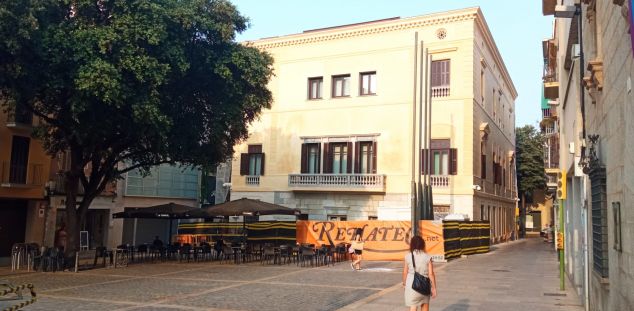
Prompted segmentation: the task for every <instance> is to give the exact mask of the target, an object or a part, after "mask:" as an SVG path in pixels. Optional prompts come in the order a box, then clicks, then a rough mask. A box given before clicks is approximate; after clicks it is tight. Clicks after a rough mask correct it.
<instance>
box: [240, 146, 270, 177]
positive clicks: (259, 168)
mask: <svg viewBox="0 0 634 311" xmlns="http://www.w3.org/2000/svg"><path fill="white" fill-rule="evenodd" d="M240 175H249V176H260V175H264V153H263V152H262V145H249V147H248V153H242V154H240Z"/></svg>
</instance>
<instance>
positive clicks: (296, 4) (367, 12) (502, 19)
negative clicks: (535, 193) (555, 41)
mask: <svg viewBox="0 0 634 311" xmlns="http://www.w3.org/2000/svg"><path fill="white" fill-rule="evenodd" d="M231 1H232V2H233V3H234V4H235V5H236V6H237V7H238V9H239V11H240V12H241V13H242V14H243V15H245V16H247V17H249V19H250V20H251V27H250V28H249V29H247V30H246V31H245V32H244V33H242V34H240V35H239V36H238V40H239V41H244V40H254V39H260V38H265V37H272V36H280V35H286V34H293V33H298V32H302V31H304V30H307V29H314V28H322V27H329V26H337V25H343V24H351V23H357V22H363V21H369V20H376V19H382V18H387V17H395V16H400V17H410V16H417V15H424V14H428V13H434V12H440V11H447V10H453V9H461V8H466V7H473V6H479V7H480V8H481V9H482V12H483V13H484V17H485V18H486V20H487V23H488V25H489V27H490V28H491V33H493V37H494V39H495V42H496V44H497V46H498V49H499V50H500V53H501V54H502V58H504V62H505V64H506V67H507V68H508V70H509V73H510V74H511V78H512V79H513V82H514V83H515V87H516V88H517V92H518V94H519V96H518V97H517V100H516V102H515V105H516V116H517V120H516V123H517V125H518V126H522V125H524V124H533V125H537V122H539V119H540V118H541V110H540V100H541V81H542V80H541V77H542V66H543V60H542V50H541V41H542V39H544V38H548V37H550V36H551V35H552V20H553V19H552V17H544V16H542V14H541V2H540V1H529V0H480V1H473V0H418V1H414V0H408V1H403V0H400V1H396V0H392V1H386V0H384V1H379V0H365V1H359V0H337V1H332V0H318V1H315V0H312V1H305V0H266V1H264V0H231Z"/></svg>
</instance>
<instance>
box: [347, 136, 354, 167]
mask: <svg viewBox="0 0 634 311" xmlns="http://www.w3.org/2000/svg"><path fill="white" fill-rule="evenodd" d="M347 156H348V164H347V167H346V173H348V174H351V173H352V161H353V160H352V143H351V142H348V152H347Z"/></svg>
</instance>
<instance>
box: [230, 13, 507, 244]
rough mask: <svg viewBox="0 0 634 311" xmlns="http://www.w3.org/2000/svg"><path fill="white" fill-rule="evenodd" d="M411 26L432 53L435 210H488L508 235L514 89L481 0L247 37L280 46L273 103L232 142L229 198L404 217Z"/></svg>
mask: <svg viewBox="0 0 634 311" xmlns="http://www.w3.org/2000/svg"><path fill="white" fill-rule="evenodd" d="M416 35H417V36H418V40H419V41H422V42H423V46H424V49H428V51H429V53H430V55H431V58H432V61H431V64H430V71H431V79H430V84H431V97H432V107H433V108H432V125H431V127H432V134H431V138H432V140H431V146H430V149H431V153H432V158H431V159H430V161H432V164H433V165H432V169H431V170H432V171H431V172H429V173H431V175H432V176H431V182H432V185H433V194H434V196H433V198H434V213H435V215H436V217H442V216H444V215H446V214H449V213H458V214H464V215H466V216H467V217H468V218H470V219H474V220H480V219H490V220H491V221H492V232H493V236H494V241H502V240H505V239H508V238H509V237H510V236H511V232H512V231H513V230H514V223H515V221H514V217H515V207H516V198H517V194H516V190H515V189H516V180H515V176H516V174H515V152H514V150H515V138H514V137H515V110H514V108H515V103H514V101H515V98H516V97H517V93H516V90H515V88H514V85H513V82H512V80H511V78H510V76H509V74H508V72H507V70H506V67H505V65H504V62H503V60H502V57H501V55H500V53H499V51H498V49H497V47H496V45H495V42H494V40H493V37H492V35H491V32H490V30H489V28H488V26H487V24H486V21H485V19H484V16H483V15H482V12H481V11H480V9H479V8H468V9H463V10H456V11H449V12H442V13H435V14H429V15H423V16H417V17H412V18H388V19H383V20H378V21H371V22H365V23H358V24H351V25H344V26H335V27H329V28H324V29H315V30H307V31H304V32H303V33H299V34H292V35H286V36H280V37H274V38H266V39H261V40H256V41H252V42H246V43H245V44H249V45H253V46H255V47H258V48H260V49H262V50H264V51H267V52H269V53H270V54H271V55H272V56H273V57H274V59H275V64H274V66H275V68H274V69H275V76H274V77H273V79H272V81H271V82H270V85H269V89H270V90H271V91H272V92H273V95H274V103H273V104H272V107H271V109H269V110H266V111H264V112H263V114H262V116H261V118H260V120H259V121H257V122H255V123H253V124H252V125H251V128H250V136H249V139H248V140H247V141H245V142H244V143H243V144H241V145H238V146H236V148H235V154H236V156H235V157H234V161H233V167H232V177H231V180H232V189H231V198H234V199H235V198H241V197H248V198H254V199H261V200H264V201H267V202H272V203H277V204H282V205H285V206H289V207H292V208H297V209H300V210H301V212H302V214H303V216H302V217H304V218H307V219H315V220H367V219H382V220H395V219H399V220H409V219H410V215H411V207H410V206H411V204H410V198H411V181H412V178H413V177H414V178H417V177H415V174H419V173H422V172H421V171H420V167H421V163H420V161H419V159H421V157H420V152H419V150H413V146H412V141H413V140H417V139H418V138H417V137H414V135H415V134H414V133H416V132H417V131H416V130H415V129H416V128H417V124H415V122H414V121H413V119H415V118H414V115H413V113H414V112H413V106H414V105H415V104H416V105H418V95H416V96H417V97H416V100H414V98H413V95H414V94H418V91H419V89H418V88H417V84H418V82H420V80H418V82H415V80H414V79H415V77H417V76H418V75H419V73H420V72H419V71H418V68H417V67H418V66H417V65H416V64H418V65H420V64H421V59H420V57H419V55H418V53H417V52H416V51H417V45H419V42H417V41H416V40H415V38H416ZM418 52H420V49H419V50H418ZM416 109H420V107H418V108H416ZM416 113H418V112H416ZM414 172H416V173H414Z"/></svg>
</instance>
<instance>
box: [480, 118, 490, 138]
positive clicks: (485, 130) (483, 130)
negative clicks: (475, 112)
mask: <svg viewBox="0 0 634 311" xmlns="http://www.w3.org/2000/svg"><path fill="white" fill-rule="evenodd" d="M489 133H491V129H490V128H489V123H487V122H482V123H480V139H481V140H483V141H486V140H487V139H488V138H489Z"/></svg>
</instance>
